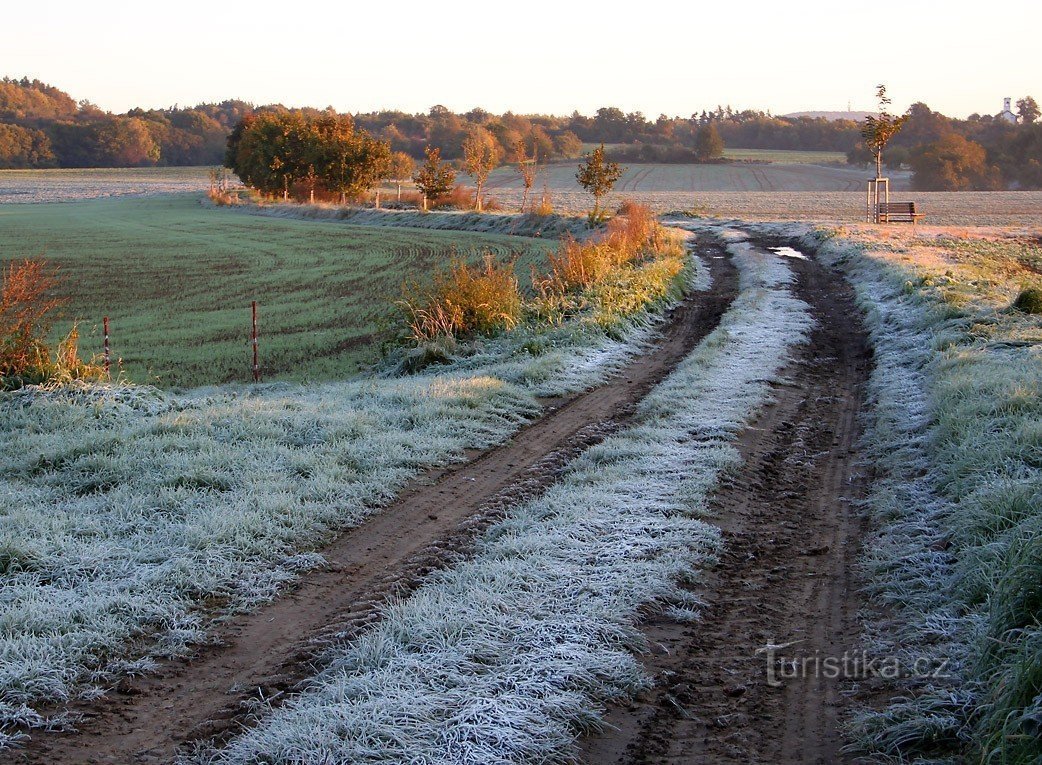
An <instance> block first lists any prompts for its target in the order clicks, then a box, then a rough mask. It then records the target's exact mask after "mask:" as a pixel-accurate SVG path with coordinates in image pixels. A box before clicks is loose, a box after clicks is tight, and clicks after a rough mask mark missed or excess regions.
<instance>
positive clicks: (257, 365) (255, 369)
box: [250, 300, 260, 382]
mask: <svg viewBox="0 0 1042 765" xmlns="http://www.w3.org/2000/svg"><path fill="white" fill-rule="evenodd" d="M250 308H251V310H252V311H253V329H252V332H251V335H250V336H251V338H252V340H253V381H254V382H260V363H259V361H258V356H257V301H256V300H254V301H252V302H251V303H250Z"/></svg>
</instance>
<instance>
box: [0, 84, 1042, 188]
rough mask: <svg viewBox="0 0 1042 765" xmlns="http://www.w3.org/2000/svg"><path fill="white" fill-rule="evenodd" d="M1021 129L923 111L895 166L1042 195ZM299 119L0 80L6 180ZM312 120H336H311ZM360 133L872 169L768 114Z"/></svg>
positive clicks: (610, 113)
mask: <svg viewBox="0 0 1042 765" xmlns="http://www.w3.org/2000/svg"><path fill="white" fill-rule="evenodd" d="M1018 103H1020V104H1022V106H1023V108H1022V109H1021V112H1022V114H1021V121H1020V124H1017V125H1014V124H1010V123H1008V122H1006V121H1004V120H1002V119H999V118H998V117H996V116H992V115H971V116H970V117H969V118H968V119H965V120H959V119H952V118H950V117H946V116H944V115H943V114H940V113H938V112H935V111H933V110H931V109H930V108H929V107H928V106H927V105H926V104H923V103H917V104H913V106H912V107H911V108H910V109H909V112H908V113H909V115H910V119H909V120H908V123H907V124H906V125H905V128H904V130H902V131H901V133H899V134H898V135H897V137H896V138H895V139H894V140H893V142H892V143H891V144H890V146H889V147H888V149H887V152H886V154H885V157H886V159H887V162H888V164H889V165H890V166H909V167H911V168H912V169H913V171H914V173H915V175H914V177H913V182H914V183H915V184H916V186H917V187H918V188H921V189H929V188H937V189H973V188H979V189H999V188H1025V189H1027V188H1033V189H1038V188H1042V123H1040V122H1038V117H1039V114H1038V107H1037V105H1036V104H1035V102H1034V100H1033V99H1030V98H1026V99H1021V101H1020V102H1018ZM285 111H289V110H287V109H286V107H283V106H281V105H277V104H275V105H268V106H254V105H253V104H249V103H246V102H244V101H223V102H221V103H218V104H199V105H198V106H193V107H177V106H174V107H170V108H168V109H148V110H145V109H131V110H130V111H128V112H127V113H125V114H111V113H109V112H105V111H102V110H101V109H99V108H98V107H96V106H94V105H93V104H91V103H89V102H86V101H76V100H74V99H73V98H72V97H71V96H69V94H67V93H65V92H64V91H61V90H59V89H58V88H55V87H53V86H51V85H47V84H45V83H42V82H40V81H39V80H29V79H26V78H23V79H20V80H18V79H10V78H4V79H3V80H0V168H46V167H144V166H173V165H219V164H221V163H222V162H223V160H224V153H225V148H226V141H227V137H228V135H229V134H230V133H231V131H232V130H233V128H234V127H235V126H236V125H237V124H239V122H240V121H241V120H242V119H243V118H244V117H247V116H249V115H251V114H258V113H263V112H285ZM295 111H299V112H300V113H301V114H303V115H313V116H317V115H321V114H324V113H327V112H328V110H321V109H302V110H295ZM351 117H352V119H353V120H354V124H355V125H356V126H357V127H359V128H362V129H364V130H366V131H368V132H369V133H370V134H371V135H373V136H374V137H376V138H378V139H382V140H384V141H386V142H387V143H389V144H390V148H391V150H392V151H403V152H405V153H407V154H409V155H411V156H413V157H416V158H422V157H423V151H424V147H426V146H428V145H430V146H435V147H437V148H439V149H441V155H442V157H444V158H446V159H457V158H458V157H459V154H460V151H461V149H460V147H461V145H462V143H463V139H464V138H465V137H466V135H467V133H468V131H469V130H470V128H472V127H473V126H474V125H475V124H479V125H482V126H484V127H485V128H487V129H488V131H489V132H490V133H491V134H492V136H493V137H494V138H495V140H496V142H497V143H498V144H499V147H500V149H501V150H502V152H503V154H504V155H506V154H508V153H509V152H510V151H511V149H512V147H513V146H514V145H515V144H516V143H517V141H518V140H519V139H521V140H524V141H525V142H526V144H527V145H528V146H529V147H530V149H531V150H532V151H534V152H535V153H536V155H537V156H538V159H539V161H552V160H556V159H574V158H576V157H578V156H579V155H580V154H582V152H583V146H584V144H592V143H605V144H606V145H607V146H608V154H609V156H610V158H612V159H615V160H617V161H623V162H694V161H697V158H698V153H697V151H696V135H697V133H698V130H699V128H700V127H701V126H702V125H705V124H707V123H710V122H711V123H713V125H714V126H715V127H716V130H717V132H718V133H719V135H720V137H721V138H722V139H723V141H724V144H725V145H727V146H730V147H735V148H744V149H788V150H826V151H838V152H844V153H846V155H847V157H848V161H849V162H851V163H854V164H866V165H867V163H868V161H869V154H868V152H867V151H866V150H865V149H864V146H863V145H862V144H861V134H860V130H861V123H859V122H855V121H851V120H829V119H825V118H822V117H777V116H773V115H771V114H770V113H768V112H761V111H752V110H744V111H736V110H734V109H732V108H731V107H729V106H728V107H718V108H716V109H715V110H712V111H702V112H700V113H697V114H692V115H690V116H689V117H667V116H666V115H659V116H658V117H657V118H656V119H648V118H647V117H646V116H645V115H644V114H642V113H640V112H630V113H626V112H623V111H622V110H620V109H617V108H613V107H605V108H601V109H598V110H597V113H596V114H595V115H594V116H590V117H588V116H584V115H582V114H579V113H578V112H575V113H573V114H571V115H569V116H564V117H558V116H551V115H518V114H512V113H510V112H507V113H505V114H501V115H494V114H490V113H489V112H486V111H484V110H482V109H472V110H471V111H469V112H466V113H464V114H455V113H453V112H451V111H449V110H448V109H446V108H445V107H443V106H435V107H433V108H431V110H430V111H429V112H428V113H426V114H406V113H405V112H397V111H381V112H372V113H367V114H355V115H351Z"/></svg>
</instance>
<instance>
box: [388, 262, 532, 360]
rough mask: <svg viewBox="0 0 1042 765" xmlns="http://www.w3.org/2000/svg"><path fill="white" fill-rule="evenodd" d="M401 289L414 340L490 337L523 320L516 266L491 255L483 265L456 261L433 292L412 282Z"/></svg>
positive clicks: (402, 305) (436, 280)
mask: <svg viewBox="0 0 1042 765" xmlns="http://www.w3.org/2000/svg"><path fill="white" fill-rule="evenodd" d="M402 290H403V293H404V296H403V298H402V299H401V300H400V301H399V304H398V305H399V307H400V308H401V309H402V312H403V314H404V316H405V322H406V326H407V328H408V331H409V335H410V337H412V338H413V339H414V340H415V341H417V342H418V343H426V342H430V341H433V340H436V339H437V338H439V337H446V338H461V337H473V336H475V335H492V334H495V333H496V332H499V331H501V330H504V329H512V328H513V327H515V326H517V323H518V321H520V318H521V311H522V300H521V290H520V288H519V287H518V283H517V277H516V276H514V262H513V261H510V262H508V263H499V262H497V261H496V259H495V257H494V256H493V255H492V253H491V252H489V253H486V254H485V259H484V261H483V262H482V264H481V265H479V266H471V265H470V264H468V263H467V262H466V261H463V260H458V259H457V260H453V262H452V266H451V267H450V269H449V271H448V273H441V274H437V275H436V276H435V278H434V284H433V285H432V286H431V287H430V288H429V289H423V288H421V287H419V286H418V285H416V284H415V283H412V284H406V285H405V286H403V288H402Z"/></svg>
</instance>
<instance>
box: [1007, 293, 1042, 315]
mask: <svg viewBox="0 0 1042 765" xmlns="http://www.w3.org/2000/svg"><path fill="white" fill-rule="evenodd" d="M1013 307H1014V308H1016V309H1017V310H1018V311H1023V312H1024V313H1030V314H1035V315H1037V314H1042V289H1039V288H1038V287H1028V288H1027V289H1023V290H1021V291H1020V294H1019V295H1017V299H1016V300H1014V301H1013Z"/></svg>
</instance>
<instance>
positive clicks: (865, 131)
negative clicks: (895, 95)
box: [861, 85, 908, 178]
mask: <svg viewBox="0 0 1042 765" xmlns="http://www.w3.org/2000/svg"><path fill="white" fill-rule="evenodd" d="M876 99H877V100H878V101H879V116H878V117H873V116H872V115H869V116H868V117H865V124H864V126H863V127H862V128H861V135H862V136H863V137H864V139H865V146H867V147H868V149H869V151H871V152H872V154H873V156H874V157H875V158H876V178H882V177H883V149H884V148H886V145H887V144H888V143H890V139H891V138H893V137H894V136H895V135H897V134H898V133H899V132H901V128H903V127H904V125H905V123H906V122H908V115H907V114H903V115H901V116H900V117H896V116H894V115H893V114H890V112H888V111H887V109H888V108H889V106H890V98H889V97H888V96H887V95H886V85H880V86H879V87H878V88H876Z"/></svg>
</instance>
